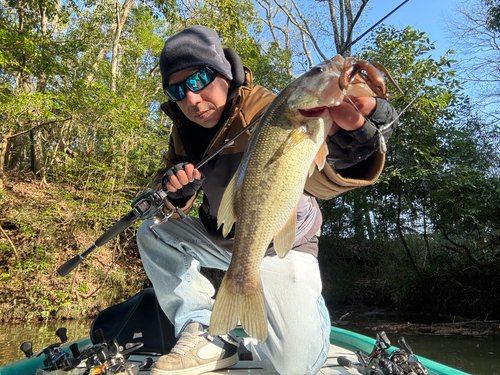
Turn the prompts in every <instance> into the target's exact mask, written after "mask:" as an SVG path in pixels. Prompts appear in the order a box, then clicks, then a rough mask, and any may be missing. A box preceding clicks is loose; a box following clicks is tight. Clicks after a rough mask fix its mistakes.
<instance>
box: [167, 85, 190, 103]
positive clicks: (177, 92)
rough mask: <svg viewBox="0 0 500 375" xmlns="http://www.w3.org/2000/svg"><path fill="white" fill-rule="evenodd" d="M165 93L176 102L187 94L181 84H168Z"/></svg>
mask: <svg viewBox="0 0 500 375" xmlns="http://www.w3.org/2000/svg"><path fill="white" fill-rule="evenodd" d="M165 94H167V95H168V96H169V97H170V99H172V100H173V101H174V102H177V101H179V100H182V99H184V97H185V96H186V93H185V92H184V88H183V87H182V86H181V85H179V84H176V85H172V86H168V87H167V88H166V89H165Z"/></svg>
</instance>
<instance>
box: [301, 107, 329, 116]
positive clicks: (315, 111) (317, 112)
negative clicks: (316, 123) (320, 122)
mask: <svg viewBox="0 0 500 375" xmlns="http://www.w3.org/2000/svg"><path fill="white" fill-rule="evenodd" d="M327 108H328V107H316V108H308V109H299V113H300V114H301V115H302V116H304V117H321V114H322V113H323V112H324V111H325V110H326V109H327Z"/></svg>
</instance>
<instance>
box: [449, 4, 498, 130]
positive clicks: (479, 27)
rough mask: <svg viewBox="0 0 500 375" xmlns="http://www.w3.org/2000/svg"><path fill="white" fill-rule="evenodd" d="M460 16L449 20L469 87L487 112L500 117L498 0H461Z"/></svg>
mask: <svg viewBox="0 0 500 375" xmlns="http://www.w3.org/2000/svg"><path fill="white" fill-rule="evenodd" d="M457 12H458V17H456V18H452V19H450V20H448V27H447V28H448V30H449V33H450V35H452V36H453V39H454V42H455V44H456V46H457V47H456V50H457V52H458V55H457V56H459V59H460V64H459V65H458V66H457V69H458V70H459V72H460V75H461V76H463V78H464V80H466V81H467V82H468V85H467V87H468V89H469V90H471V92H473V93H474V96H475V97H477V98H478V101H479V102H481V106H482V112H483V114H484V115H487V116H492V117H493V118H495V119H496V120H499V119H500V90H499V89H498V87H499V84H498V83H499V82H500V46H499V45H498V37H499V36H500V35H499V28H498V17H499V14H500V13H499V6H498V1H493V0H491V1H490V0H474V1H462V2H461V3H459V5H458V6H457Z"/></svg>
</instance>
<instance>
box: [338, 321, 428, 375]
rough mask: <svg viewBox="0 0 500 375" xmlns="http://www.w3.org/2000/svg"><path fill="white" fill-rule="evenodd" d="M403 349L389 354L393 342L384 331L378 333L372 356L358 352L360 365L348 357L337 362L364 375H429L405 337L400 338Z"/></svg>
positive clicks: (340, 358) (399, 341) (339, 358)
mask: <svg viewBox="0 0 500 375" xmlns="http://www.w3.org/2000/svg"><path fill="white" fill-rule="evenodd" d="M398 343H399V345H401V347H402V349H398V350H394V351H392V352H391V353H389V351H388V349H389V348H390V347H391V342H390V341H389V339H388V338H387V335H386V334H385V332H384V331H381V332H379V333H377V341H376V342H375V345H374V347H373V350H372V352H371V353H370V355H368V356H367V355H365V354H363V353H362V352H361V351H360V350H357V351H356V357H357V358H358V361H359V364H355V363H353V362H352V361H350V360H348V359H347V358H346V357H338V358H337V362H338V364H339V365H341V366H344V367H352V368H356V369H357V370H358V372H359V373H360V374H363V375H428V372H427V369H426V368H425V367H424V365H422V363H421V362H420V361H419V360H418V358H417V357H415V356H414V355H413V350H412V349H411V347H410V346H409V345H408V344H407V342H406V340H405V339H404V337H401V338H399V340H398Z"/></svg>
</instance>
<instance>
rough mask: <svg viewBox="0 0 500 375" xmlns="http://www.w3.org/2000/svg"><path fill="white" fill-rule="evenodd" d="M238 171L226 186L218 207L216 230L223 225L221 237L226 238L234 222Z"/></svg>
mask: <svg viewBox="0 0 500 375" xmlns="http://www.w3.org/2000/svg"><path fill="white" fill-rule="evenodd" d="M237 176H238V171H236V173H235V174H234V176H233V178H232V179H231V181H230V182H229V185H227V187H226V190H225V191H224V195H223V196H222V200H221V203H220V206H219V213H218V215H217V229H219V228H220V227H221V225H224V226H223V228H222V235H223V236H224V237H226V236H227V235H228V233H229V232H230V231H231V228H232V227H233V224H234V223H235V221H236V219H237V218H236V212H235V210H234V207H235V206H234V196H235V194H236V179H237Z"/></svg>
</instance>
